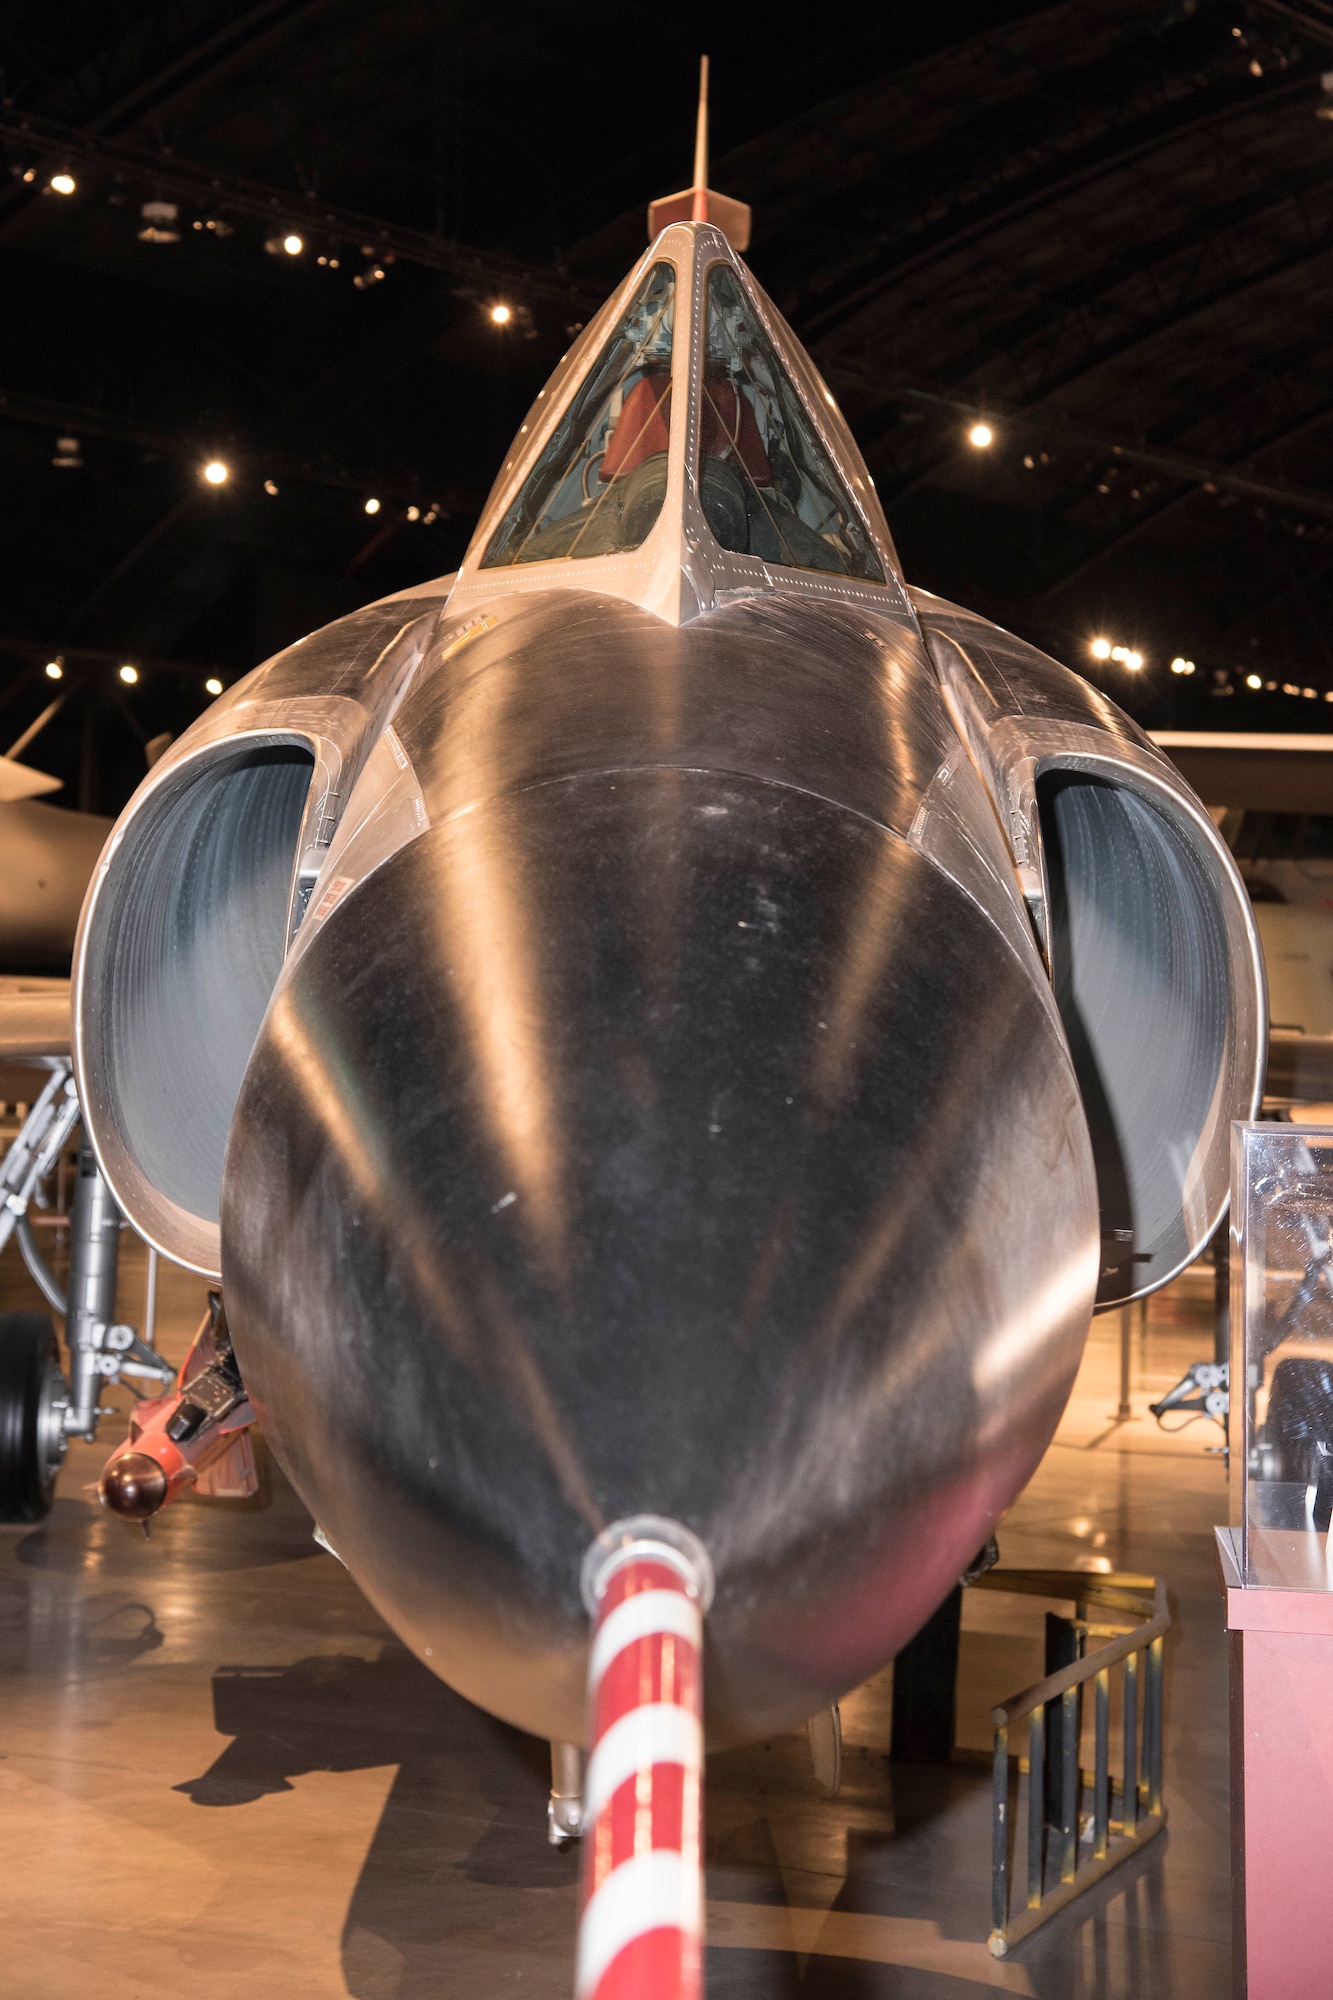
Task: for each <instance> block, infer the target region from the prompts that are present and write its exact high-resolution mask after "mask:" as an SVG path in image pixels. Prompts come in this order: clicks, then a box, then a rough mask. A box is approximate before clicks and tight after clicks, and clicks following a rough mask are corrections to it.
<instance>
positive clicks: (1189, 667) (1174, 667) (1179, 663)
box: [1171, 654, 1194, 674]
mask: <svg viewBox="0 0 1333 2000" xmlns="http://www.w3.org/2000/svg"><path fill="white" fill-rule="evenodd" d="M1171 671H1172V673H1173V674H1192V673H1193V672H1194V662H1193V660H1182V659H1181V658H1180V655H1179V654H1177V655H1176V657H1175V659H1174V660H1172V662H1171Z"/></svg>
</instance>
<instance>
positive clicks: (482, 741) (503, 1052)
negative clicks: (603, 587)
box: [437, 663, 570, 1289]
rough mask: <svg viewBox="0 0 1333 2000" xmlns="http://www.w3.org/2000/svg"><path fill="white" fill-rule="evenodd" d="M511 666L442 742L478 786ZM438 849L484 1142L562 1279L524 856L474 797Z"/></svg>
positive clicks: (485, 780)
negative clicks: (460, 733)
mask: <svg viewBox="0 0 1333 2000" xmlns="http://www.w3.org/2000/svg"><path fill="white" fill-rule="evenodd" d="M512 671H513V669H512V667H511V666H510V665H509V664H508V663H501V664H498V665H496V666H494V667H492V668H490V669H489V670H488V671H484V672H483V673H482V674H481V676H480V677H479V681H478V684H477V688H476V700H475V706H474V708H473V711H472V715H471V717H470V727H469V728H468V730H467V731H466V733H465V740H463V739H460V740H459V741H458V742H457V745H456V747H455V745H453V744H451V745H449V746H448V751H449V754H451V755H452V754H457V755H458V756H460V757H463V758H466V761H467V764H468V767H469V771H468V774H467V775H468V789H469V790H470V791H471V792H472V794H473V796H474V797H476V796H480V797H482V798H485V797H486V796H487V794H488V793H490V792H492V791H494V790H496V789H498V786H493V785H492V783H491V782H490V776H489V769H488V767H489V766H490V765H491V764H492V762H494V763H495V764H497V765H498V763H499V759H498V757H496V758H494V759H492V757H491V755H490V740H491V738H492V737H494V736H495V735H496V734H497V733H498V732H499V731H500V730H501V729H502V727H503V723H504V718H505V710H506V706H507V699H506V698H507V693H508V686H509V679H510V675H511V673H512ZM462 775H463V774H460V777H461V776H462ZM437 853H438V857H439V858H438V861H437V867H438V871H439V872H438V878H437V879H438V886H439V890H440V903H439V917H440V921H439V926H438V931H437V938H438V954H439V960H440V965H441V970H442V972H443V973H444V974H445V975H446V976H447V977H448V979H449V982H450V986H451V988H452V990H453V993H454V995H455V999H456V1004H457V1005H458V1007H459V1009H460V1011H461V1012H462V1014H463V1016H464V1018H465V1021H466V1023H467V1030H468V1039H469V1043H470V1047H471V1053H472V1058H473V1062H474V1065H475V1070H476V1074H477V1078H478V1089H479V1096H480V1099H481V1104H482V1110H483V1115H484V1117H485V1119H486V1122H487V1124H488V1125H489V1127H490V1133H491V1140H492V1143H493V1144H494V1145H495V1147H496V1148H497V1150H498V1151H499V1152H500V1153H501V1154H502V1155H503V1158H504V1170H505V1172H506V1173H507V1174H508V1175H509V1176H510V1179H511V1181H512V1184H513V1186H514V1188H515V1190H516V1191H517V1193H518V1196H519V1201H518V1206H517V1211H516V1218H515V1219H516V1220H517V1221H518V1222H519V1224H520V1225H521V1227H522V1228H523V1229H524V1230H525V1231H526V1232H527V1233H528V1234H529V1235H530V1237H531V1238H532V1239H534V1240H535V1242H536V1245H537V1247H538V1250H539V1253H540V1255H541V1256H542V1258H543V1261H544V1262H545V1264H546V1266H547V1269H548V1271H549V1272H550V1274H551V1275H552V1276H553V1278H554V1279H555V1281H556V1283H557V1285H558V1286H559V1287H560V1288H561V1289H563V1288H564V1287H565V1286H566V1285H567V1283H568V1280H569V1268H570V1257H569V1248H568V1242H567V1224H568V1217H567V1215H566V1212H565V1199H564V1192H563V1187H562V1178H563V1160H562V1156H561V1147H560V1142H559V1137H558V1134H557V1129H556V1105H555V1103H554V1094H553V1091H552V1088H551V1081H550V1078H549V1075H548V1072H547V1063H546V1051H547V1045H548V1042H549V1031H548V1027H547V1022H546V1019H545V1016H544V1012H543V1008H542V1004H541V994H542V978H541V968H540V963H539V959H538V947H537V942H536V940H537V938H538V935H539V932H540V924H539V920H538V915H537V912H536V911H535V910H534V909H533V907H532V904H531V900H530V897H529V894H528V888H527V884H526V883H525V881H524V871H523V863H522V857H521V856H520V855H519V854H518V853H517V852H516V851H515V849H514V846H513V836H512V833H511V832H510V831H509V830H508V829H507V828H506V827H505V825H504V824H503V821H502V814H501V812H500V811H494V810H491V811H485V810H483V811H477V810H475V809H474V808H473V807H465V808H464V810H463V811H462V812H461V813H459V814H458V815H457V817H456V818H455V819H454V820H453V821H452V822H451V824H450V828H449V837H448V839H447V841H446V842H445V843H443V844H442V845H441V847H440V848H439V849H438V850H437ZM499 1191H500V1192H502V1191H503V1190H499Z"/></svg>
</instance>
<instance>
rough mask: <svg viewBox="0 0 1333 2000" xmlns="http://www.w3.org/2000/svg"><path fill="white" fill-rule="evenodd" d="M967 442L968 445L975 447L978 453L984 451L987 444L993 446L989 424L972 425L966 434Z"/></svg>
mask: <svg viewBox="0 0 1333 2000" xmlns="http://www.w3.org/2000/svg"><path fill="white" fill-rule="evenodd" d="M967 441H968V443H969V444H970V445H975V446H976V448H977V450H978V451H985V449H986V447H987V445H988V444H994V442H995V433H994V431H993V430H992V429H991V427H990V425H989V424H973V426H972V428H971V430H970V431H969V432H968V434H967Z"/></svg>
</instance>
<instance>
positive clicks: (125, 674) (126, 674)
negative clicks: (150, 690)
mask: <svg viewBox="0 0 1333 2000" xmlns="http://www.w3.org/2000/svg"><path fill="white" fill-rule="evenodd" d="M120 678H121V679H122V680H123V681H124V683H125V685H126V687H133V686H134V683H135V682H136V681H137V680H138V678H139V669H138V668H137V667H132V666H130V664H129V663H128V661H127V662H126V664H125V665H124V666H123V667H122V668H121V670H120Z"/></svg>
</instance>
